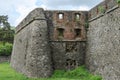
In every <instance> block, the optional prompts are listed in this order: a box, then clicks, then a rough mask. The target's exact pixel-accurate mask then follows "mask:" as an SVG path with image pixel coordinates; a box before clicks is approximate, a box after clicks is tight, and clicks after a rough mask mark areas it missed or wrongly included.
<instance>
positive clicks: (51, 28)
mask: <svg viewBox="0 0 120 80" xmlns="http://www.w3.org/2000/svg"><path fill="white" fill-rule="evenodd" d="M119 53H120V8H119V5H118V3H117V1H115V0H105V1H103V2H102V3H100V4H99V5H97V6H96V7H94V8H93V9H91V10H90V11H65V10H43V9H42V8H36V9H35V10H33V11H32V12H30V13H29V14H28V16H27V17H26V18H25V19H24V20H23V21H22V22H21V23H20V24H19V25H18V26H17V27H16V35H15V39H14V47H13V52H12V57H11V66H12V67H13V68H14V69H15V70H17V71H18V72H21V73H23V74H25V75H27V76H28V77H50V76H51V75H52V73H53V71H54V70H56V69H57V70H58V69H60V70H71V69H74V68H77V67H78V66H80V65H85V66H86V67H87V68H88V69H89V70H90V71H91V72H92V73H94V74H100V75H101V76H102V77H103V79H105V80H119V79H120V67H119V66H120V59H119V58H120V54H119Z"/></svg>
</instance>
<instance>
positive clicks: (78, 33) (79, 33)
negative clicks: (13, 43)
mask: <svg viewBox="0 0 120 80" xmlns="http://www.w3.org/2000/svg"><path fill="white" fill-rule="evenodd" d="M80 36H81V29H75V37H80Z"/></svg>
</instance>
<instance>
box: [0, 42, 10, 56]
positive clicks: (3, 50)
mask: <svg viewBox="0 0 120 80" xmlns="http://www.w3.org/2000/svg"><path fill="white" fill-rule="evenodd" d="M11 52H12V44H11V43H5V44H4V45H3V44H0V56H9V55H11Z"/></svg>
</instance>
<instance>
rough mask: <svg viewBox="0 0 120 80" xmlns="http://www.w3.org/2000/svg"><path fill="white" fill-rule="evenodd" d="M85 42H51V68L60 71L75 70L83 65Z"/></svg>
mask: <svg viewBox="0 0 120 80" xmlns="http://www.w3.org/2000/svg"><path fill="white" fill-rule="evenodd" d="M85 48H86V44H85V42H76V41H53V42H51V51H52V52H51V53H52V59H53V68H54V69H55V70H56V69H58V70H59V69H60V70H71V69H75V68H77V67H78V66H80V65H84V64H85V61H84V60H85Z"/></svg>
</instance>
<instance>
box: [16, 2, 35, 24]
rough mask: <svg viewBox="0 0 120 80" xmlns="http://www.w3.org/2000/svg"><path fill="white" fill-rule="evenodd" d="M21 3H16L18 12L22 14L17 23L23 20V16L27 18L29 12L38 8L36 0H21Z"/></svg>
mask: <svg viewBox="0 0 120 80" xmlns="http://www.w3.org/2000/svg"><path fill="white" fill-rule="evenodd" d="M20 3H21V4H17V5H15V7H16V12H18V13H19V14H20V16H19V17H18V19H17V20H16V21H15V24H18V23H20V22H21V20H22V19H23V18H25V17H26V16H27V14H28V13H29V12H30V11H31V10H33V9H34V8H36V7H37V6H36V0H24V1H22V2H21V1H20Z"/></svg>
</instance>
